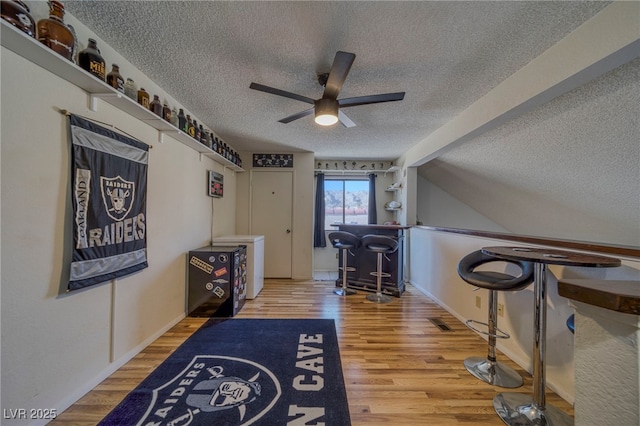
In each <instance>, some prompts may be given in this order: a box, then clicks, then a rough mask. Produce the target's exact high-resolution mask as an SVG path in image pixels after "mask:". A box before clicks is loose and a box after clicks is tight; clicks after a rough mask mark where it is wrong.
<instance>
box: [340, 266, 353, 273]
mask: <svg viewBox="0 0 640 426" xmlns="http://www.w3.org/2000/svg"><path fill="white" fill-rule="evenodd" d="M338 270H340V271H342V270H346V271H347V272H355V271H356V268H354V267H353V266H347V267H346V268H344V267H339V268H338Z"/></svg>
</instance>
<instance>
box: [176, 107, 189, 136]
mask: <svg viewBox="0 0 640 426" xmlns="http://www.w3.org/2000/svg"><path fill="white" fill-rule="evenodd" d="M186 125H187V117H185V116H184V110H183V109H182V108H180V112H179V113H178V129H180V130H182V131H183V132H185V133H186V132H187V129H186V128H185V126H186Z"/></svg>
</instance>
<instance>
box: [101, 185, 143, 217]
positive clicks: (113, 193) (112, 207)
mask: <svg viewBox="0 0 640 426" xmlns="http://www.w3.org/2000/svg"><path fill="white" fill-rule="evenodd" d="M135 189H136V186H135V183H134V182H128V181H126V180H124V179H122V178H121V177H120V176H116V177H114V178H106V177H104V176H100V191H101V192H102V201H103V203H104V207H105V211H106V212H107V214H108V215H109V217H110V218H111V219H113V220H116V221H118V222H119V221H121V220H123V219H125V218H126V217H127V215H128V214H129V212H130V211H131V207H132V206H133V200H134V199H135Z"/></svg>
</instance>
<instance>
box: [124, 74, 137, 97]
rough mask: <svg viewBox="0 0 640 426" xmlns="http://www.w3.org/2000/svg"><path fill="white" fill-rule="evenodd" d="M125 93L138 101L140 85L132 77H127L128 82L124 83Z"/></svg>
mask: <svg viewBox="0 0 640 426" xmlns="http://www.w3.org/2000/svg"><path fill="white" fill-rule="evenodd" d="M124 94H125V95H127V96H128V97H130V98H131V99H133V100H134V101H136V102H138V86H136V83H135V82H134V81H133V80H132V79H130V78H127V82H126V83H125V84H124Z"/></svg>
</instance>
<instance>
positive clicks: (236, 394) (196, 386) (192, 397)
mask: <svg viewBox="0 0 640 426" xmlns="http://www.w3.org/2000/svg"><path fill="white" fill-rule="evenodd" d="M281 395H282V389H281V386H280V382H279V381H278V379H277V378H276V376H275V375H274V374H273V373H272V372H271V371H270V370H269V369H267V368H266V367H264V366H262V365H260V364H257V363H255V362H253V361H249V360H246V359H242V358H235V357H228V356H217V355H196V356H195V357H194V358H193V359H192V360H191V362H190V363H189V364H188V365H186V366H185V368H184V369H183V370H182V371H181V372H180V373H179V374H178V375H177V376H175V377H174V378H172V379H171V380H169V381H168V382H166V383H165V384H163V385H161V386H159V387H157V388H155V389H154V390H153V396H152V400H151V403H150V405H149V408H148V409H147V411H146V412H145V414H144V416H143V417H142V418H141V419H140V421H139V422H138V423H137V424H138V425H147V424H153V425H168V426H169V425H171V426H186V425H188V424H211V425H213V424H225V425H250V424H253V423H255V422H256V421H258V420H259V419H260V418H261V417H263V416H264V415H265V414H266V413H268V412H269V410H271V409H272V408H273V406H274V405H275V404H276V402H277V401H278V399H279V398H280V397H281Z"/></svg>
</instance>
